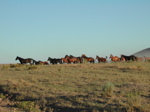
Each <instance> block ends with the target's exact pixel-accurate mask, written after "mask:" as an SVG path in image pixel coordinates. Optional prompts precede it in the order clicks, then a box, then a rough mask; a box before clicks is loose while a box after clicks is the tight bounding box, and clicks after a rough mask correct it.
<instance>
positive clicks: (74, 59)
mask: <svg viewBox="0 0 150 112" xmlns="http://www.w3.org/2000/svg"><path fill="white" fill-rule="evenodd" d="M65 60H66V62H67V60H68V63H79V62H80V63H81V60H80V58H78V57H74V56H72V55H70V56H68V55H66V56H65ZM63 61H64V60H63Z"/></svg>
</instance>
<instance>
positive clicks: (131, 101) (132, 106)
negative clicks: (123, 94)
mask: <svg viewBox="0 0 150 112" xmlns="http://www.w3.org/2000/svg"><path fill="white" fill-rule="evenodd" d="M127 105H128V109H129V111H130V112H134V111H140V109H141V96H140V95H139V94H138V92H134V93H129V94H128V95H127Z"/></svg>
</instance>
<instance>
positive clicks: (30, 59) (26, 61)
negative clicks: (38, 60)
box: [16, 56, 33, 65]
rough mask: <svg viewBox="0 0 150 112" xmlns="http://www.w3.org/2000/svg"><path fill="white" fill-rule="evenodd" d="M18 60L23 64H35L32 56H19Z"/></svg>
mask: <svg viewBox="0 0 150 112" xmlns="http://www.w3.org/2000/svg"><path fill="white" fill-rule="evenodd" d="M16 60H19V61H20V63H21V64H27V63H29V64H30V65H32V64H33V59H32V58H27V59H23V58H21V57H19V56H17V57H16Z"/></svg>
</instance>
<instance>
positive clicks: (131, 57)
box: [121, 55, 137, 61]
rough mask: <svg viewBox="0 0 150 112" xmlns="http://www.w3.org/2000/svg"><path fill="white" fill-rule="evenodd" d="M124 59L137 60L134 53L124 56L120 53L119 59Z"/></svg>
mask: <svg viewBox="0 0 150 112" xmlns="http://www.w3.org/2000/svg"><path fill="white" fill-rule="evenodd" d="M123 59H125V61H137V58H136V57H135V56H134V55H130V56H126V55H121V60H123Z"/></svg>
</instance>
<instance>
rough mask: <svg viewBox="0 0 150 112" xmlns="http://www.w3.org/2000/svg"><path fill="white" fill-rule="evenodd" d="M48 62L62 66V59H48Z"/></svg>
mask: <svg viewBox="0 0 150 112" xmlns="http://www.w3.org/2000/svg"><path fill="white" fill-rule="evenodd" d="M47 61H49V62H50V63H51V64H53V65H54V64H57V63H60V64H62V60H61V59H56V58H50V57H49V58H48V59H47Z"/></svg>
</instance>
